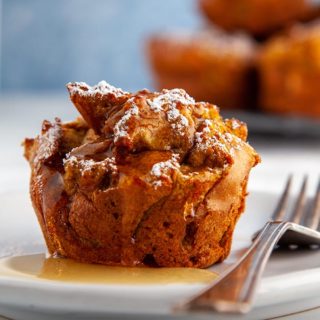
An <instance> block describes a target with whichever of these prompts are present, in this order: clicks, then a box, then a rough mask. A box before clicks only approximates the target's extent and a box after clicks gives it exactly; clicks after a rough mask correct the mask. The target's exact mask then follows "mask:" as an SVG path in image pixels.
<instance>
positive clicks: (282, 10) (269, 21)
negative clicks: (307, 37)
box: [198, 0, 320, 38]
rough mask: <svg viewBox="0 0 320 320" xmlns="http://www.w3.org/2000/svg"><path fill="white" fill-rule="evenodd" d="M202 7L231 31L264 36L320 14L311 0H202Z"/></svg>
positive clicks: (214, 19)
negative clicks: (242, 31)
mask: <svg viewBox="0 0 320 320" xmlns="http://www.w3.org/2000/svg"><path fill="white" fill-rule="evenodd" d="M198 2H199V7H200V9H201V11H202V12H203V13H204V14H205V15H206V17H207V18H208V19H209V20H210V21H212V22H213V23H215V24H217V25H219V26H220V27H222V28H224V29H225V30H228V31H233V30H244V31H247V32H249V33H251V34H253V35H254V36H257V37H259V38H261V37H262V38H265V37H267V36H269V35H270V34H272V33H274V32H275V31H277V30H279V29H281V28H282V29H283V28H286V27H288V26H290V25H291V24H292V23H295V22H296V21H307V20H310V19H313V18H315V17H317V16H319V14H320V10H319V7H318V6H317V5H316V4H314V3H312V1H309V0H280V1H279V0H232V1H228V0H199V1H198Z"/></svg>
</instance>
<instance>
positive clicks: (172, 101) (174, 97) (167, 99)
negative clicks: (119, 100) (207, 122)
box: [147, 89, 195, 135]
mask: <svg viewBox="0 0 320 320" xmlns="http://www.w3.org/2000/svg"><path fill="white" fill-rule="evenodd" d="M147 103H148V105H149V107H150V109H151V110H152V111H154V112H156V113H159V112H161V111H165V112H166V115H167V119H168V121H169V122H170V123H171V127H172V128H173V129H176V130H178V131H179V133H180V134H181V135H184V134H185V133H184V131H183V129H184V128H186V127H187V126H188V125H189V121H188V119H187V118H186V117H185V116H184V115H183V114H181V112H180V110H179V109H178V108H177V104H178V103H180V104H183V105H190V104H194V103H195V101H194V99H193V98H191V97H190V96H189V95H188V94H187V93H186V92H185V91H184V90H182V89H172V90H166V89H165V90H163V91H162V92H161V94H159V95H158V96H157V97H155V98H154V99H147Z"/></svg>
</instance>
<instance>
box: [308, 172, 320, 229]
mask: <svg viewBox="0 0 320 320" xmlns="http://www.w3.org/2000/svg"><path fill="white" fill-rule="evenodd" d="M319 221H320V178H319V182H318V187H317V191H316V194H315V197H314V201H313V206H312V212H311V216H310V221H309V223H308V225H307V227H309V228H311V229H315V230H317V229H318V226H319Z"/></svg>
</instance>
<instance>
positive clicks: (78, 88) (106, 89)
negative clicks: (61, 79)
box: [67, 80, 128, 97]
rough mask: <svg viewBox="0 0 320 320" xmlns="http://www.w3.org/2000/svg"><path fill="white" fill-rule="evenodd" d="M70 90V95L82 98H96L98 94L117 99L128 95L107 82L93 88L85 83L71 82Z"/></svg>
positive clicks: (101, 82)
mask: <svg viewBox="0 0 320 320" xmlns="http://www.w3.org/2000/svg"><path fill="white" fill-rule="evenodd" d="M67 87H68V88H69V91H70V94H71V95H74V94H79V95H81V96H94V95H96V94H98V93H99V94H102V95H107V94H110V93H111V94H113V95H114V96H116V97H119V96H122V95H125V94H128V93H127V92H125V91H123V90H122V89H120V88H116V87H114V86H112V85H111V84H109V83H107V82H106V81H104V80H102V81H100V82H99V83H98V84H96V85H95V86H93V87H91V86H89V85H88V84H86V83H85V82H73V83H72V82H70V83H68V84H67Z"/></svg>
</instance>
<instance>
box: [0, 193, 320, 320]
mask: <svg viewBox="0 0 320 320" xmlns="http://www.w3.org/2000/svg"><path fill="white" fill-rule="evenodd" d="M276 201H277V197H276V196H275V195H273V194H268V193H261V192H252V193H251V195H250V196H249V198H248V203H247V209H246V212H245V214H244V215H243V216H242V218H241V220H240V222H239V223H238V225H237V229H236V232H235V236H234V243H233V249H232V254H231V255H230V257H229V258H228V259H227V260H226V261H225V262H224V263H222V264H219V265H215V266H214V267H212V268H210V270H212V271H216V272H221V271H222V270H224V269H225V268H226V267H227V266H228V265H230V264H231V263H232V262H233V261H234V260H235V259H236V258H237V256H238V255H239V254H241V251H242V250H243V249H244V248H245V247H246V246H247V245H248V244H249V243H250V237H251V235H252V234H253V232H254V231H255V230H257V229H258V228H260V227H261V226H262V225H263V224H264V223H265V221H266V220H267V218H268V215H269V214H270V212H271V211H272V209H273V207H274V205H275V203H276ZM0 203H1V209H0V257H5V256H7V257H8V256H11V257H12V256H21V255H29V254H34V253H44V252H45V245H44V242H43V239H42V235H41V232H40V229H39V226H38V223H37V221H36V218H35V214H34V213H33V210H32V207H31V204H30V201H29V198H28V194H27V192H22V191H17V192H15V193H12V192H11V193H2V194H0ZM6 259H7V260H4V259H2V260H1V261H2V263H0V314H1V315H3V316H7V317H9V318H14V319H33V320H36V319H58V318H61V317H63V318H68V319H79V318H83V319H88V318H90V319H92V318H94V319H100V318H101V319H102V318H103V319H144V318H145V319H150V318H152V319H171V318H175V319H176V318H180V317H182V318H183V319H195V318H197V319H198V318H199V317H200V318H201V319H235V316H234V315H232V316H225V315H220V314H214V316H213V314H203V313H202V314H201V315H199V314H189V315H182V316H181V315H176V314H173V313H172V311H171V310H172V306H174V305H175V304H176V303H179V302H181V301H182V300H183V299H185V298H188V297H190V296H191V295H193V294H195V293H197V292H198V291H199V290H201V289H203V288H204V287H205V284H201V283H193V284H188V283H180V284H177V283H171V284H162V285H141V284H140V285H139V284H131V285H128V284H127V285H126V284H122V285H120V284H118V285H117V284H94V283H75V282H69V283H68V282H62V281H53V280H45V279H41V278H38V277H34V276H33V277H32V276H30V275H28V274H27V273H26V272H24V270H23V268H22V269H21V270H19V269H17V268H15V267H14V264H13V263H11V262H12V260H10V258H6ZM10 261H11V262H10ZM35 261H37V260H35ZM38 261H39V260H38ZM319 261H320V252H319V250H318V251H297V252H275V253H274V254H273V256H272V259H271V261H270V262H269V264H268V267H267V270H266V272H265V274H264V277H263V279H262V282H261V284H260V286H259V289H258V294H257V299H256V301H255V306H254V308H253V310H252V311H251V312H250V313H249V314H247V315H245V316H243V317H242V316H239V318H245V319H266V318H271V317H279V316H283V315H286V314H289V313H293V312H299V311H301V310H304V309H307V308H315V307H317V306H320V265H319ZM34 263H35V264H36V262H34ZM29 267H30V266H29ZM31 267H32V266H31ZM34 268H35V269H37V268H39V266H37V265H35V266H34ZM237 318H238V317H237Z"/></svg>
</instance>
